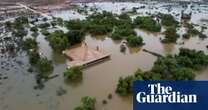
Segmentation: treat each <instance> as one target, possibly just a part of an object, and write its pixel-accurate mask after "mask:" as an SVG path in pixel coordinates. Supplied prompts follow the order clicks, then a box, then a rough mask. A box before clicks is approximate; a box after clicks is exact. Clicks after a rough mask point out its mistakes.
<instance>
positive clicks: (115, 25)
mask: <svg viewBox="0 0 208 110" xmlns="http://www.w3.org/2000/svg"><path fill="white" fill-rule="evenodd" d="M65 25H66V27H67V28H68V29H69V30H71V31H72V32H76V31H79V32H80V33H81V34H82V35H83V34H84V33H91V34H93V35H106V34H109V33H111V35H110V37H111V38H112V39H114V40H121V39H127V38H128V39H129V40H128V41H132V40H131V39H135V36H136V32H135V31H134V25H133V23H132V20H131V18H130V17H129V15H127V14H125V13H122V14H121V15H116V14H112V13H110V12H106V11H103V12H102V13H100V12H97V13H93V14H92V15H90V16H88V17H87V18H86V20H70V21H67V22H66V23H65ZM130 37H133V38H130ZM138 39H141V37H139V38H138ZM138 39H137V41H136V42H137V43H136V45H137V46H138ZM141 41H142V40H141ZM139 42H140V41H139ZM130 43H132V42H129V44H130ZM139 44H141V43H139ZM131 45H132V46H134V45H135V42H134V44H131Z"/></svg>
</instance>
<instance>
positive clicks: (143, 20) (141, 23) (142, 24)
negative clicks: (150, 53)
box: [134, 16, 161, 32]
mask: <svg viewBox="0 0 208 110" xmlns="http://www.w3.org/2000/svg"><path fill="white" fill-rule="evenodd" d="M134 24H135V25H136V26H137V27H139V28H142V29H145V30H148V31H152V32H160V30H161V26H160V24H159V23H158V22H157V21H155V20H154V19H152V18H151V17H143V16H138V17H136V19H135V20H134Z"/></svg>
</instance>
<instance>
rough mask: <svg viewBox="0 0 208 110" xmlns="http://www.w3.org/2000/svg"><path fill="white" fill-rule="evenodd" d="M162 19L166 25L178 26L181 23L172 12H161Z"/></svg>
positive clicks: (162, 22)
mask: <svg viewBox="0 0 208 110" xmlns="http://www.w3.org/2000/svg"><path fill="white" fill-rule="evenodd" d="M159 16H160V19H161V24H162V25H164V26H171V27H176V26H177V25H178V24H179V23H178V21H176V20H175V18H174V17H173V16H172V15H171V14H162V13H160V14H159Z"/></svg>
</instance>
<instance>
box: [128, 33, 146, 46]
mask: <svg viewBox="0 0 208 110" xmlns="http://www.w3.org/2000/svg"><path fill="white" fill-rule="evenodd" d="M127 42H128V44H129V45H130V46H132V47H136V46H141V45H143V39H142V37H140V36H135V35H130V36H128V37H127Z"/></svg>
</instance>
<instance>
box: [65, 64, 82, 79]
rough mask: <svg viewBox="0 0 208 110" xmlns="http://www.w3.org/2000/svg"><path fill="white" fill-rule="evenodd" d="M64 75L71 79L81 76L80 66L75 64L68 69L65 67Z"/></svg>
mask: <svg viewBox="0 0 208 110" xmlns="http://www.w3.org/2000/svg"><path fill="white" fill-rule="evenodd" d="M64 77H65V78H66V79H68V80H72V81H73V80H77V79H80V78H82V71H81V67H79V66H75V67H71V68H70V69H67V70H66V71H65V72H64Z"/></svg>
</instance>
